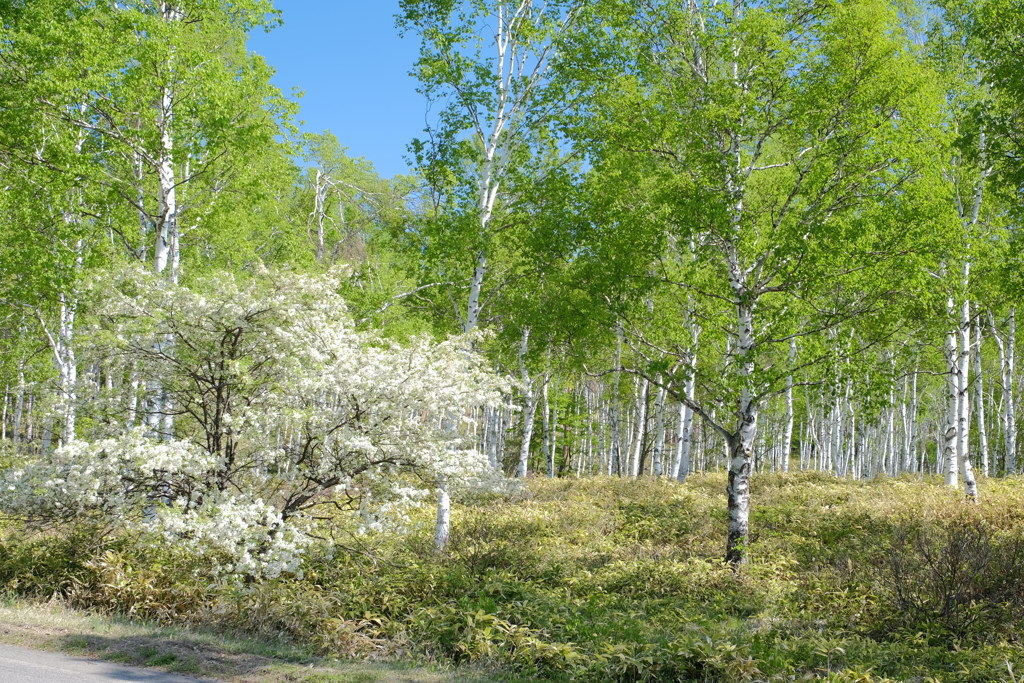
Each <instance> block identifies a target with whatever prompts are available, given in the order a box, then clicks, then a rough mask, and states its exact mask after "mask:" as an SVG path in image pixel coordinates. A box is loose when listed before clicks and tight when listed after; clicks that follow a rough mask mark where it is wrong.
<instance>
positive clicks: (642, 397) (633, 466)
mask: <svg viewBox="0 0 1024 683" xmlns="http://www.w3.org/2000/svg"><path fill="white" fill-rule="evenodd" d="M639 385H640V386H639V391H638V392H637V398H636V436H635V437H634V440H633V454H632V458H631V461H630V468H629V473H630V476H632V477H638V476H640V454H641V453H642V452H643V448H644V435H645V434H646V432H647V393H648V391H649V387H650V382H648V381H647V378H646V377H644V378H643V379H641V380H640V382H639Z"/></svg>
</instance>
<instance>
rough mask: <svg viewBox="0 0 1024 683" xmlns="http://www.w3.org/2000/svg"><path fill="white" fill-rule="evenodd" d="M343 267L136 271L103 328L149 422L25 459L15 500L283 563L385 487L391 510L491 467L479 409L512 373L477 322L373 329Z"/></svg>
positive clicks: (235, 558) (11, 497)
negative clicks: (446, 331)
mask: <svg viewBox="0 0 1024 683" xmlns="http://www.w3.org/2000/svg"><path fill="white" fill-rule="evenodd" d="M342 276H343V275H342V273H340V272H334V273H328V274H327V275H321V276H309V275H299V274H295V273H290V272H269V271H264V272H261V273H258V274H256V275H255V276H252V277H249V278H247V279H245V280H242V279H239V278H236V277H234V276H232V275H230V274H217V275H215V276H211V277H209V278H206V279H205V280H202V281H200V282H197V283H195V284H194V285H193V286H191V287H185V286H178V285H171V284H168V283H166V282H163V281H160V280H158V279H155V278H151V277H149V276H146V275H145V274H143V273H141V272H131V273H128V274H122V275H121V278H120V280H119V282H118V287H116V289H115V293H114V295H113V296H110V295H109V293H108V294H105V295H104V296H105V299H104V307H103V308H104V311H105V317H104V318H102V319H101V321H100V323H98V324H97V326H96V328H95V329H94V330H92V334H91V337H90V342H89V343H90V344H91V345H92V352H93V354H94V355H96V356H102V357H103V361H102V362H103V363H104V365H105V366H107V367H112V366H114V365H115V364H117V363H121V364H122V365H123V367H124V368H125V371H124V373H125V374H126V375H127V374H128V373H129V372H130V373H131V376H132V377H133V378H134V384H133V386H134V387H135V388H136V389H137V390H138V391H139V392H141V393H142V394H143V396H142V397H141V400H140V401H138V402H139V403H140V405H142V406H144V407H145V408H144V409H143V410H141V411H140V412H141V413H143V414H141V415H140V416H139V421H140V422H141V423H142V425H143V426H139V427H136V428H134V429H129V430H124V429H120V430H116V429H115V430H114V431H115V432H117V433H114V434H107V435H106V436H107V437H108V438H98V439H95V440H93V441H89V442H73V443H69V444H65V445H63V446H62V447H60V448H58V449H56V450H55V451H54V452H52V453H49V454H44V455H43V456H41V457H40V459H39V460H38V462H36V463H34V464H32V465H30V466H28V467H26V468H23V469H20V470H18V471H12V472H8V473H7V474H6V475H5V477H4V479H3V483H2V488H3V491H2V492H0V509H2V510H4V511H6V512H7V513H8V514H18V515H22V516H25V517H28V518H34V519H49V520H60V519H70V518H73V517H74V516H75V515H76V514H80V513H83V512H89V513H90V514H100V515H104V516H107V517H111V518H117V519H118V520H119V521H120V522H121V523H122V524H124V525H129V526H133V527H136V528H139V529H141V530H146V531H149V532H152V533H150V534H149V536H150V537H151V538H153V539H161V540H162V541H165V542H172V543H177V542H180V541H181V540H182V539H187V540H188V541H189V544H190V547H194V548H195V549H196V551H197V552H200V553H206V554H208V555H209V556H210V557H211V558H214V557H215V558H224V559H225V561H224V562H223V563H222V566H223V568H224V570H225V571H229V572H231V573H235V574H243V575H247V576H254V575H261V576H276V575H277V574H280V573H281V572H294V571H296V570H297V569H298V567H299V559H300V557H301V553H302V550H303V548H304V547H305V546H306V545H308V543H309V542H310V539H311V538H313V537H314V536H316V537H321V536H327V535H329V534H324V533H322V532H323V531H324V530H323V529H322V528H319V527H322V526H323V525H324V524H325V523H329V522H325V520H330V519H331V514H334V513H336V512H337V511H338V510H339V509H342V510H344V509H349V510H352V511H353V512H355V511H357V510H360V509H362V511H363V512H364V513H365V512H366V511H367V506H368V504H370V503H371V502H372V504H373V505H374V506H375V507H374V510H375V511H374V512H373V514H372V515H370V517H367V519H369V518H371V517H372V518H373V519H376V520H380V519H382V518H386V517H387V516H388V515H389V514H393V515H396V516H399V515H401V514H402V513H401V510H402V509H403V504H402V503H403V501H410V500H415V499H417V498H418V497H421V496H422V495H423V492H425V491H427V490H429V489H432V488H433V487H434V486H435V485H436V483H437V482H438V481H441V480H444V481H447V482H451V483H453V484H454V485H455V486H458V485H459V484H460V482H473V481H478V480H480V478H481V477H482V476H484V473H485V472H486V471H487V463H486V458H485V457H484V456H483V455H482V454H480V453H479V452H477V451H475V450H473V449H471V448H468V447H467V444H468V443H469V439H467V438H465V436H464V435H465V434H466V433H467V432H468V431H469V430H468V429H466V426H467V425H466V417H465V416H467V415H470V414H471V413H472V409H473V408H475V407H479V406H483V405H493V404H496V403H497V402H498V401H500V399H501V395H502V394H503V392H506V391H507V389H508V386H507V383H506V380H504V379H502V378H500V377H498V376H496V375H495V374H493V373H492V372H490V371H489V370H488V368H487V365H486V363H485V362H484V360H483V359H482V358H481V357H480V356H479V355H478V354H476V353H474V352H473V351H472V350H471V349H472V345H473V340H472V339H469V338H466V337H453V338H451V339H448V340H445V341H441V342H438V341H435V340H433V339H430V338H427V337H421V338H416V339H413V340H411V341H409V342H407V343H404V344H399V343H396V342H394V341H392V340H389V339H386V338H384V337H382V336H381V335H380V334H377V333H374V332H370V331H363V330H358V329H357V328H356V325H355V324H354V322H353V321H352V320H351V318H350V317H349V316H348V314H347V312H346V307H345V303H344V301H343V300H342V299H341V298H340V296H339V295H338V294H337V291H338V289H339V285H340V278H341V277H342ZM108 291H109V290H108ZM146 411H148V414H145V413H146ZM324 510H327V511H329V512H328V513H327V514H325V512H324ZM375 524H376V522H375ZM328 531H329V530H328ZM218 561H219V560H218Z"/></svg>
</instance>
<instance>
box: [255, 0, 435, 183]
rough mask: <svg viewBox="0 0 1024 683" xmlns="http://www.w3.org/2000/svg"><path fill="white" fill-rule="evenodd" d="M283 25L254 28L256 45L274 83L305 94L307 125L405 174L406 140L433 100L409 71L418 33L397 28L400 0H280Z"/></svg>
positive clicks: (383, 168)
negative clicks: (419, 90)
mask: <svg viewBox="0 0 1024 683" xmlns="http://www.w3.org/2000/svg"><path fill="white" fill-rule="evenodd" d="M275 4H276V6H277V8H278V9H279V10H281V15H282V17H281V18H282V20H283V21H284V25H283V26H281V27H279V28H276V29H274V30H273V31H271V32H270V33H264V32H263V31H261V30H257V31H256V32H254V34H253V35H252V37H251V38H250V40H249V49H250V50H252V51H254V52H257V53H259V54H261V55H263V57H264V58H265V59H266V60H267V63H268V64H270V66H272V67H274V69H276V70H277V74H276V76H275V77H274V84H275V85H277V86H278V87H279V88H280V89H281V90H282V91H283V92H285V93H286V94H287V93H290V92H291V91H292V88H296V87H297V88H299V89H300V90H302V91H303V92H305V95H304V96H303V97H302V98H301V99H300V100H299V104H300V106H301V107H302V108H301V110H300V111H299V116H298V118H299V119H300V120H302V121H305V124H304V125H303V130H305V131H309V132H322V131H324V130H327V129H330V131H331V132H332V133H334V134H335V135H336V136H337V137H338V140H340V141H341V144H342V145H344V146H345V147H348V149H349V155H350V156H354V157H365V158H366V159H367V160H369V161H371V162H372V163H373V165H374V166H375V167H376V169H377V172H378V173H380V174H381V175H383V176H385V177H390V176H393V175H395V174H397V173H405V172H407V171H408V167H407V165H406V163H405V161H404V157H405V155H406V150H405V148H406V145H407V144H408V143H409V141H410V140H411V139H412V138H414V137H418V136H421V133H422V130H423V127H424V121H425V118H424V117H425V113H426V101H425V99H424V98H423V96H422V95H420V94H419V93H417V92H416V81H415V79H413V78H411V77H410V76H409V75H408V72H409V70H410V69H411V67H412V65H413V63H414V62H415V61H416V56H417V51H418V43H417V39H416V38H415V37H414V36H409V37H408V38H405V39H402V38H399V37H398V31H397V30H396V29H395V27H394V14H395V13H396V12H397V11H398V1H397V0H277V2H276V3H275Z"/></svg>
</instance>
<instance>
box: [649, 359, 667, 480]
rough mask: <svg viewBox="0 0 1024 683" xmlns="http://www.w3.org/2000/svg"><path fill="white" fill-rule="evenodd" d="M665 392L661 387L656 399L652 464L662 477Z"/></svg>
mask: <svg viewBox="0 0 1024 683" xmlns="http://www.w3.org/2000/svg"><path fill="white" fill-rule="evenodd" d="M659 379H660V378H659ZM665 393H666V392H665V387H664V386H661V387H659V389H658V395H657V397H656V398H655V399H654V405H655V411H656V415H655V419H656V420H657V424H658V426H657V430H658V431H657V433H656V434H655V437H654V453H653V463H652V466H653V468H654V476H656V477H660V476H662V475H663V474H664V473H665V465H664V452H665Z"/></svg>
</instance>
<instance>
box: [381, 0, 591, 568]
mask: <svg viewBox="0 0 1024 683" xmlns="http://www.w3.org/2000/svg"><path fill="white" fill-rule="evenodd" d="M579 4H580V3H579V2H578V0H553V1H552V2H544V3H537V2H534V1H533V0H402V2H401V3H400V5H401V11H400V13H399V15H398V25H399V27H400V28H401V29H402V30H403V31H411V32H414V33H416V34H418V35H419V37H420V39H421V50H420V59H419V61H418V62H417V65H416V69H415V73H416V75H417V76H418V77H419V79H420V82H421V84H422V89H423V93H424V94H425V95H426V96H427V97H428V98H429V99H431V100H435V101H440V102H441V103H442V104H443V109H442V111H441V113H440V116H439V121H438V124H437V126H436V128H435V129H434V130H431V131H429V132H430V138H431V141H430V143H429V144H427V143H424V142H422V141H416V142H414V143H413V145H412V149H413V152H414V154H415V156H416V161H417V164H418V165H419V166H421V167H422V168H423V169H424V171H425V175H426V177H427V179H428V182H430V183H431V184H432V185H433V190H434V192H435V193H436V194H437V195H438V196H444V197H445V200H444V201H445V203H446V205H447V212H448V213H449V214H450V215H449V216H447V217H446V219H445V220H443V221H442V222H441V223H439V227H440V229H441V230H442V231H445V232H448V233H449V234H447V235H444V236H443V238H442V239H441V240H439V241H438V243H437V244H440V243H441V242H448V243H449V244H454V245H455V253H452V254H448V255H447V256H446V257H444V260H445V261H451V262H452V263H453V265H451V266H450V269H451V270H452V271H455V272H459V269H460V267H461V264H460V263H459V261H460V257H461V256H462V255H464V254H471V255H472V256H473V264H472V274H471V275H470V277H469V289H468V296H467V298H466V304H465V308H464V309H463V311H457V313H458V314H459V317H460V318H461V327H462V331H463V332H470V331H472V330H474V329H476V327H477V325H478V324H479V322H480V318H481V311H482V309H483V306H484V299H483V288H484V278H485V276H486V274H487V272H488V268H489V265H490V257H491V251H492V249H493V247H492V242H493V241H494V240H495V238H496V234H497V233H498V232H500V229H501V222H500V221H496V220H495V219H496V212H498V211H500V210H501V208H502V206H501V205H502V204H510V203H514V202H515V200H516V192H515V188H516V176H517V175H520V174H521V172H522V170H523V169H521V168H520V167H522V166H526V165H528V162H529V160H530V158H531V156H532V154H533V151H534V150H535V149H536V145H537V137H538V134H540V136H541V138H543V137H544V136H545V131H546V129H547V128H548V126H549V122H550V119H551V117H552V115H553V114H554V113H555V111H556V110H557V109H559V108H560V107H564V106H565V101H564V99H563V98H560V97H558V94H557V88H555V87H553V86H552V85H551V78H550V72H551V68H552V64H553V62H554V61H555V60H556V59H557V53H558V48H559V43H560V41H561V40H562V37H563V36H564V34H565V33H566V32H567V31H569V29H570V27H571V25H572V23H573V20H574V17H575V15H576V11H577V10H576V7H577V6H578V5H579ZM453 216H458V217H459V218H455V219H453ZM456 226H461V229H456ZM455 232H458V233H460V234H458V235H455V234H451V233H455ZM437 244H435V245H434V248H437ZM527 335H528V332H525V333H524V339H527V338H528V337H527ZM527 445H528V444H527ZM448 519H449V512H448V497H447V494H446V492H445V491H444V485H443V482H440V483H439V501H438V517H437V533H436V539H437V540H438V543H437V545H438V547H439V548H443V546H444V543H445V541H446V539H447V537H448V532H447V531H446V530H444V529H443V528H442V527H446V526H447V524H448Z"/></svg>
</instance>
